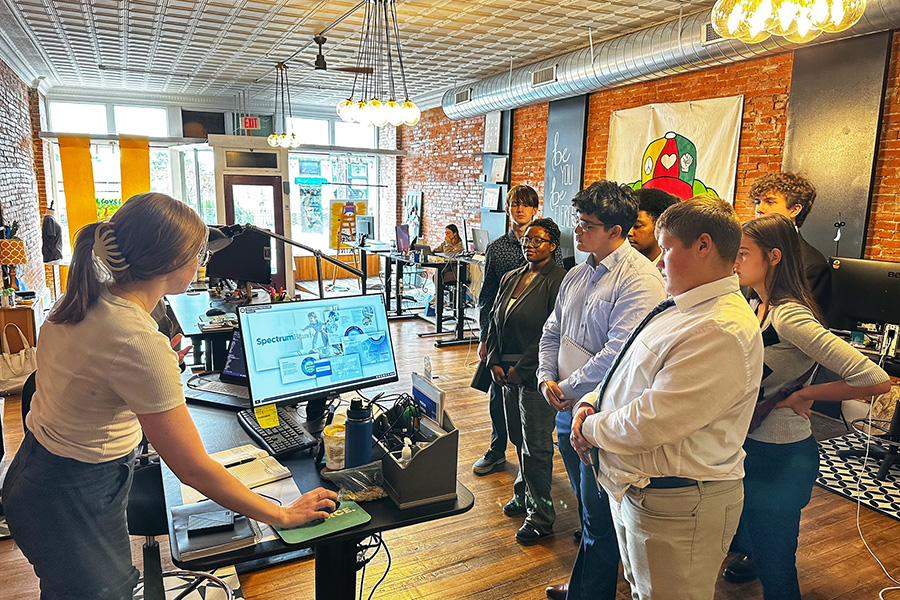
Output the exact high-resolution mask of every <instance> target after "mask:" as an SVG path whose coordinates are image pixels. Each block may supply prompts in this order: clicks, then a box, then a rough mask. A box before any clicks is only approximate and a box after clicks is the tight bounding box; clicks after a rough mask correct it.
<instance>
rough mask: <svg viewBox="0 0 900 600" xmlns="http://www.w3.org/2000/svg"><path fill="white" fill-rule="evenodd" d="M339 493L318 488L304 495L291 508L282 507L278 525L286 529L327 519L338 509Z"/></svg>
mask: <svg viewBox="0 0 900 600" xmlns="http://www.w3.org/2000/svg"><path fill="white" fill-rule="evenodd" d="M337 501H338V497H337V493H336V492H332V491H331V490H326V489H325V488H321V487H320V488H316V489H314V490H311V491H309V492H306V493H305V494H303V496H301V497H300V499H299V500H297V501H296V502H294V503H293V504H291V505H290V506H282V507H281V511H280V518H279V522H278V523H273V525H277V526H278V527H283V528H285V529H288V528H291V527H297V526H298V525H303V524H304V523H309V522H310V521H314V520H316V519H327V518H328V515H330V514H331V513H332V512H334V510H335V508H336V507H337Z"/></svg>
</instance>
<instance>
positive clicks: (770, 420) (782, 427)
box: [747, 302, 890, 444]
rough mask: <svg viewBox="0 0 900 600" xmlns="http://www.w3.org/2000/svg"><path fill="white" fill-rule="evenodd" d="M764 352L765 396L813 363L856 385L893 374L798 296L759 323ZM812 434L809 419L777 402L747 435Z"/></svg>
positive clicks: (782, 439) (789, 438) (784, 437)
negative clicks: (832, 329) (831, 328)
mask: <svg viewBox="0 0 900 600" xmlns="http://www.w3.org/2000/svg"><path fill="white" fill-rule="evenodd" d="M760 327H761V329H762V336H763V346H764V347H765V358H764V364H763V380H762V388H761V391H762V397H763V398H768V397H769V396H771V395H772V394H774V393H775V392H777V391H778V390H780V389H781V388H783V387H785V386H787V385H790V384H791V383H793V382H794V381H795V380H796V379H797V378H799V377H800V376H801V375H803V373H805V372H806V371H807V370H808V369H809V368H810V367H811V366H812V364H813V362H818V363H819V364H820V365H821V366H822V367H824V368H826V369H829V370H830V371H834V372H835V373H837V374H838V376H839V377H840V378H841V379H843V380H844V381H846V382H847V384H848V385H851V386H854V387H865V386H870V385H876V384H879V383H882V382H884V381H888V380H889V379H890V378H889V377H888V374H887V373H885V372H884V370H882V369H881V368H880V367H879V366H878V365H876V364H875V363H873V362H872V361H870V360H869V359H867V358H866V357H865V356H863V355H862V353H860V352H859V351H858V350H857V349H856V348H854V347H852V346H851V345H850V344H848V343H846V342H845V341H843V340H841V339H840V338H838V337H837V336H835V335H834V334H833V333H831V332H830V331H828V330H827V329H825V328H824V327H822V325H821V324H820V323H819V322H818V321H817V320H816V319H815V317H814V316H813V314H812V312H810V310H809V309H808V308H807V307H805V306H803V305H802V304H799V303H797V302H786V303H784V304H779V305H778V306H775V307H772V308H771V309H770V310H769V314H768V315H766V318H765V320H764V321H763V322H762V325H761V326H760ZM810 434H811V430H810V425H809V421H808V420H806V419H804V418H803V417H801V416H800V415H798V414H797V413H795V412H794V410H793V409H791V408H776V409H775V410H773V411H772V412H770V413H769V415H768V416H767V417H766V418H765V420H763V422H762V423H761V424H760V426H759V427H758V428H757V429H755V430H754V431H753V433H751V434H749V435H748V436H747V437H749V438H750V439H753V440H756V441H759V442H769V443H773V444H789V443H792V442H798V441H800V440H803V439H806V438H807V437H809V436H810Z"/></svg>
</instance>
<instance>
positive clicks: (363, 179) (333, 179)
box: [288, 153, 378, 253]
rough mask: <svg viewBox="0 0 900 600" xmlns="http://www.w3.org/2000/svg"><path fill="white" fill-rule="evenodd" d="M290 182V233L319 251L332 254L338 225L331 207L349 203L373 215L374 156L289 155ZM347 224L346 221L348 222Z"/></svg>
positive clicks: (375, 195)
mask: <svg viewBox="0 0 900 600" xmlns="http://www.w3.org/2000/svg"><path fill="white" fill-rule="evenodd" d="M288 172H289V174H290V181H291V195H290V198H291V233H292V235H293V237H294V238H295V239H298V240H299V239H302V240H303V243H304V244H307V245H309V246H312V247H313V248H316V249H318V250H326V251H328V252H329V253H333V251H334V248H335V243H334V241H335V239H336V236H337V235H338V233H339V231H338V230H340V228H341V222H340V221H339V217H333V215H332V211H333V210H335V211H336V214H338V215H340V214H343V212H342V211H340V210H337V209H336V208H333V206H334V204H335V203H340V204H344V203H346V202H347V201H348V200H350V201H353V202H355V203H356V204H357V207H360V208H361V207H362V206H364V207H365V211H366V212H365V214H367V215H375V209H376V204H377V198H378V195H377V193H375V191H376V190H377V189H378V188H377V187H375V184H376V183H377V179H376V177H377V175H376V173H377V169H376V168H375V157H373V156H360V155H349V156H348V155H341V156H325V155H320V154H299V153H292V154H290V157H289V159H288ZM348 222H349V220H348ZM345 225H346V224H345Z"/></svg>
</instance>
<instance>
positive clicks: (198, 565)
mask: <svg viewBox="0 0 900 600" xmlns="http://www.w3.org/2000/svg"><path fill="white" fill-rule="evenodd" d="M189 410H190V412H191V417H192V418H193V419H194V422H195V423H196V424H197V430H198V431H199V432H200V437H201V439H202V440H203V445H204V446H205V448H206V450H207V451H208V452H210V453H212V452H218V451H219V450H226V449H228V448H234V447H236V446H242V445H244V444H247V443H252V441H251V440H250V438H249V436H247V434H246V433H245V432H244V430H243V429H242V428H241V426H240V425H239V424H238V422H237V418H236V416H235V413H234V412H232V411H230V410H227V409H226V410H223V409H219V408H212V407H206V406H196V405H189ZM278 460H279V462H281V463H282V464H283V465H284V466H286V467H287V468H289V469H290V470H291V474H292V475H293V478H294V481H295V482H296V483H297V487H299V488H300V491H302V492H303V491H309V490H312V489H315V488H317V487H320V486H323V485H328V486H329V487H333V486H330V484H328V483H327V482H324V481H323V480H322V479H321V478H320V477H319V473H318V471H317V470H316V467H315V464H314V462H313V460H312V459H311V458H309V457H308V456H307V455H306V454H305V453H298V454H295V455H292V456H287V457H280V458H279V459H278ZM163 487H164V490H165V498H166V514H167V518H168V521H169V543H170V547H171V548H172V559H173V562H174V563H175V564H176V565H177V566H178V567H180V568H185V569H198V570H203V571H207V570H211V569H216V568H218V567H222V566H225V565H231V564H239V563H252V569H256V568H262V567H264V566H266V564H265V563H267V562H268V561H271V560H272V559H273V558H275V557H278V556H279V555H286V554H288V555H289V554H297V553H298V552H299V551H302V550H303V549H304V548H312V549H313V550H314V552H315V560H316V565H315V580H316V581H315V583H316V598H319V599H320V600H324V599H326V598H327V599H328V600H332V599H333V600H354V599H355V596H356V547H357V544H358V543H359V542H360V541H361V540H363V539H365V538H367V537H369V536H370V535H372V534H373V533H379V532H382V531H388V530H390V529H398V528H400V527H407V526H409V525H416V524H418V523H425V522H427V521H433V520H435V519H442V518H444V517H451V516H454V515H459V514H462V513H464V512H467V511H469V510H471V508H472V507H473V506H474V504H475V497H474V496H473V495H472V492H470V491H469V490H468V488H466V487H465V486H464V485H463V484H461V483H459V481H458V480H457V483H456V499H455V500H446V501H442V502H435V503H433V504H427V505H424V506H418V507H414V508H407V509H405V510H400V509H399V508H397V507H396V506H395V505H394V503H393V501H392V500H391V499H390V498H382V499H381V500H375V501H373V502H364V503H363V504H361V506H362V508H363V509H365V511H366V512H367V513H369V515H370V516H371V517H372V520H371V521H369V522H368V523H366V524H365V525H361V526H359V527H355V528H352V529H347V530H344V531H340V532H337V533H334V534H332V535H329V536H326V537H323V538H318V539H315V540H310V541H309V542H305V543H303V544H293V545H290V544H285V543H284V542H282V541H281V540H280V539H278V540H272V541H267V542H262V543H259V544H256V545H253V546H250V547H247V548H242V549H240V550H235V551H233V552H226V553H224V554H218V555H215V556H210V557H207V558H202V559H197V560H192V561H183V560H181V559H180V558H179V554H178V547H177V544H176V541H175V534H174V531H173V528H172V515H171V512H170V510H169V509H171V508H172V507H173V506H178V505H180V504H181V503H182V502H181V484H180V483H179V481H178V479H177V478H176V477H175V475H174V474H173V473H172V472H171V470H170V469H169V468H168V466H167V465H165V464H164V465H163ZM267 559H268V561H267ZM252 569H247V570H252ZM238 570H239V571H241V570H242V569H241V568H240V567H239V568H238Z"/></svg>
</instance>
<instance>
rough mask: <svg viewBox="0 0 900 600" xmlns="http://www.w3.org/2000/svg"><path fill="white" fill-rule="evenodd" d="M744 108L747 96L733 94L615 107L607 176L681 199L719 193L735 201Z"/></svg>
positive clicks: (724, 197)
mask: <svg viewBox="0 0 900 600" xmlns="http://www.w3.org/2000/svg"><path fill="white" fill-rule="evenodd" d="M743 107H744V97H743V96H731V97H728V98H713V99H710V100H694V101H690V102H672V103H668V104H648V105H645V106H639V107H637V108H629V109H626V110H619V111H615V112H614V113H613V114H612V116H611V117H610V119H609V151H608V153H607V162H606V176H607V178H608V179H611V180H613V181H618V182H620V183H627V184H628V185H630V186H631V187H632V188H634V189H641V188H643V187H650V188H657V189H661V190H664V191H666V192H669V193H670V194H673V195H675V196H678V197H679V198H681V199H688V198H691V197H693V196H702V195H714V196H718V197H720V198H722V199H724V200H726V201H728V202H730V203H731V204H734V193H735V177H736V174H737V159H738V145H739V143H740V136H741V117H742V116H743Z"/></svg>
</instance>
